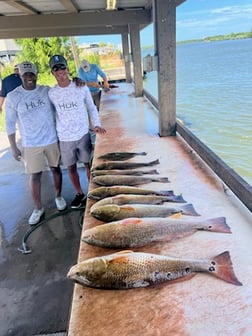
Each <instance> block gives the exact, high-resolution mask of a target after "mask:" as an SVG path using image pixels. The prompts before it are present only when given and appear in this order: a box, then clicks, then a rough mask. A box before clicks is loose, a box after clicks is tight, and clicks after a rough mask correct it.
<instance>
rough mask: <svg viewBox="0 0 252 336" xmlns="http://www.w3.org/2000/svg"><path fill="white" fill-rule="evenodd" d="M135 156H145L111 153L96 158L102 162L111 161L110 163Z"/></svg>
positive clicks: (142, 153) (143, 153)
mask: <svg viewBox="0 0 252 336" xmlns="http://www.w3.org/2000/svg"><path fill="white" fill-rule="evenodd" d="M137 155H147V153H146V152H138V153H134V152H111V153H106V154H103V155H101V156H98V159H102V160H112V161H120V160H122V161H124V160H128V159H131V158H133V157H134V156H137Z"/></svg>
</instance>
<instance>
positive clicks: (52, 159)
mask: <svg viewBox="0 0 252 336" xmlns="http://www.w3.org/2000/svg"><path fill="white" fill-rule="evenodd" d="M24 164H25V171H26V173H28V174H34V173H39V172H42V171H43V170H45V168H46V165H47V164H48V166H49V167H58V166H59V164H60V151H59V145H58V143H57V142H56V143H54V144H51V145H47V146H42V147H25V148H24Z"/></svg>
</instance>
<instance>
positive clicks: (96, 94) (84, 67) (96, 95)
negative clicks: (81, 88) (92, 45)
mask: <svg viewBox="0 0 252 336" xmlns="http://www.w3.org/2000/svg"><path fill="white" fill-rule="evenodd" d="M78 76H79V78H81V79H82V80H83V81H84V82H85V83H86V85H87V86H88V88H89V90H90V92H91V94H92V97H93V100H94V103H95V105H96V107H97V110H98V111H99V109H100V102H101V86H100V84H99V79H98V78H99V76H100V77H101V78H102V80H103V84H104V88H105V89H106V90H109V83H108V80H107V77H106V74H105V73H104V72H103V71H102V70H101V69H100V68H99V67H98V65H97V64H91V63H89V62H88V61H87V60H83V61H82V63H81V67H80V68H79V70H78Z"/></svg>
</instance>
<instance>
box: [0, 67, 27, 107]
mask: <svg viewBox="0 0 252 336" xmlns="http://www.w3.org/2000/svg"><path fill="white" fill-rule="evenodd" d="M21 84H22V81H21V78H20V76H19V70H18V64H16V65H15V66H14V73H13V74H11V75H9V76H7V77H5V78H4V79H3V80H2V88H1V91H0V113H1V112H2V107H3V103H4V100H5V98H6V96H7V94H8V93H9V92H11V91H12V90H14V89H15V88H16V87H18V86H19V85H21Z"/></svg>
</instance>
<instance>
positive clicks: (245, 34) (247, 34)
mask: <svg viewBox="0 0 252 336" xmlns="http://www.w3.org/2000/svg"><path fill="white" fill-rule="evenodd" d="M247 38H252V30H251V32H242V33H231V34H228V35H216V36H209V37H204V38H202V39H194V40H185V41H177V42H176V44H187V43H197V42H213V41H224V40H241V39H247ZM153 47H154V46H153V45H152V46H144V47H142V49H150V48H153Z"/></svg>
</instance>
